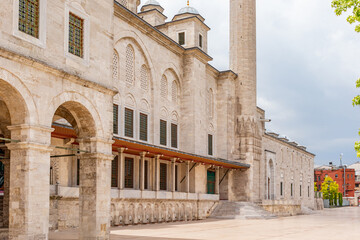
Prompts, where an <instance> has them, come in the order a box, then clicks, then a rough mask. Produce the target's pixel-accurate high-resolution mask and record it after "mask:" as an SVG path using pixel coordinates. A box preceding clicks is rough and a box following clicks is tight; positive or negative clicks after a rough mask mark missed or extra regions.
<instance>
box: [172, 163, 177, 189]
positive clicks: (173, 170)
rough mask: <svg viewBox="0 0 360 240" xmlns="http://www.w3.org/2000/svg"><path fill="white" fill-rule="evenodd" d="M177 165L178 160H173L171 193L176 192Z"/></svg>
mask: <svg viewBox="0 0 360 240" xmlns="http://www.w3.org/2000/svg"><path fill="white" fill-rule="evenodd" d="M175 163H176V158H173V159H172V160H171V191H172V192H175V184H176V183H175Z"/></svg>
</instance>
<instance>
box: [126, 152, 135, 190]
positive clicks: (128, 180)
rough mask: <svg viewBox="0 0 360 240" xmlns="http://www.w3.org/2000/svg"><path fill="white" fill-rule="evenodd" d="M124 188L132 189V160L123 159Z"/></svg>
mask: <svg viewBox="0 0 360 240" xmlns="http://www.w3.org/2000/svg"><path fill="white" fill-rule="evenodd" d="M125 188H134V159H132V158H125Z"/></svg>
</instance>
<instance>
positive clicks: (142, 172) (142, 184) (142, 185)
mask: <svg viewBox="0 0 360 240" xmlns="http://www.w3.org/2000/svg"><path fill="white" fill-rule="evenodd" d="M145 155H146V152H142V153H140V166H139V167H140V190H141V191H144V189H145Z"/></svg>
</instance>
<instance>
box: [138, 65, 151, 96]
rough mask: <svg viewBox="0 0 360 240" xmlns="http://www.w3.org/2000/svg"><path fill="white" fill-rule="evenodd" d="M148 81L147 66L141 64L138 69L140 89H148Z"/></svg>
mask: <svg viewBox="0 0 360 240" xmlns="http://www.w3.org/2000/svg"><path fill="white" fill-rule="evenodd" d="M148 82H149V80H148V70H147V67H146V66H145V65H142V66H141V69H140V87H141V89H142V90H145V91H147V90H148Z"/></svg>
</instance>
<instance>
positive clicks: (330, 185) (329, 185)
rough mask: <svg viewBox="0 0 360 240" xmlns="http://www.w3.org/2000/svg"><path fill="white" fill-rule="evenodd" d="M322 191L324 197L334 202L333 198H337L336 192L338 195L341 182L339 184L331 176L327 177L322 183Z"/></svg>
mask: <svg viewBox="0 0 360 240" xmlns="http://www.w3.org/2000/svg"><path fill="white" fill-rule="evenodd" d="M321 192H322V193H323V198H324V199H329V200H330V203H332V200H333V199H334V198H335V197H334V196H335V194H336V195H337V194H338V193H339V184H337V183H336V182H335V181H334V180H333V179H332V178H331V177H326V178H325V180H324V182H323V183H322V184H321ZM330 205H332V204H330Z"/></svg>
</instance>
